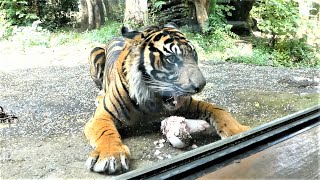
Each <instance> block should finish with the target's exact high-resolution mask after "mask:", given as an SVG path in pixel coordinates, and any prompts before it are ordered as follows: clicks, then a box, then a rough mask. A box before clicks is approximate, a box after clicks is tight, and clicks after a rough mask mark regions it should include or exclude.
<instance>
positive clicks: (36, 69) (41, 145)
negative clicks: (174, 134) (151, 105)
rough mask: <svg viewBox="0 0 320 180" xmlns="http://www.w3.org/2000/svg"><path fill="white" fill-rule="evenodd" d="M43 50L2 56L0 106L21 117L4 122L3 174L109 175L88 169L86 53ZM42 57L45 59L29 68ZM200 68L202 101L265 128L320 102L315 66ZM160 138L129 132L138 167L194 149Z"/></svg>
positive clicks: (211, 137)
mask: <svg viewBox="0 0 320 180" xmlns="http://www.w3.org/2000/svg"><path fill="white" fill-rule="evenodd" d="M43 51H44V52H42V53H41V54H42V55H41V56H40V55H39V56H34V55H33V54H25V55H21V56H19V59H18V60H17V58H16V55H15V54H7V55H6V58H3V57H1V56H2V55H0V64H3V63H2V61H5V63H4V64H6V66H0V105H1V106H2V107H3V108H4V109H5V111H6V112H8V113H10V114H14V115H16V116H17V117H18V118H19V119H18V121H17V122H16V123H14V124H4V123H2V124H0V148H1V157H0V162H1V163H0V171H1V173H0V174H1V178H13V179H15V178H51V177H59V178H105V177H106V176H105V175H103V174H96V173H91V172H89V171H88V170H86V169H85V166H84V162H85V160H86V158H87V155H88V153H90V151H91V150H92V149H91V147H90V146H89V145H88V143H87V142H86V140H85V137H84V135H83V133H82V130H83V127H84V124H85V122H86V121H87V120H88V119H89V118H90V116H91V115H92V114H93V111H94V108H95V106H94V99H95V95H96V94H97V92H98V91H97V89H96V88H95V87H94V83H93V82H92V81H91V79H90V77H89V69H88V66H87V63H86V56H87V51H83V49H81V48H79V49H77V52H78V54H77V56H71V54H72V53H73V52H69V53H63V54H62V55H61V53H60V56H59V57H56V56H55V54H56V53H57V51H58V50H56V51H52V50H43ZM60 51H63V48H61V49H60ZM40 57H42V58H43V59H41V60H43V61H45V62H46V63H44V62H42V63H40V64H37V63H33V64H34V66H31V65H28V66H24V65H23V64H26V61H34V60H35V58H40ZM9 59H14V60H13V61H12V62H11V61H10V60H9ZM9 61H10V62H9ZM70 61H71V62H72V63H70ZM14 63H16V64H14ZM200 66H201V69H203V73H204V75H205V76H206V78H207V86H206V87H205V90H204V91H203V92H202V93H201V94H199V95H197V96H196V98H198V99H203V100H207V101H209V102H211V103H215V104H217V105H219V106H222V107H223V108H225V109H227V110H229V111H230V112H231V113H232V114H233V115H234V116H235V117H236V118H237V119H239V121H241V122H242V123H243V124H246V125H250V126H258V125H261V124H263V123H265V122H269V121H271V120H273V119H275V118H278V117H282V116H285V115H287V114H291V113H293V112H296V111H298V110H302V109H304V108H307V107H311V106H313V105H316V104H319V93H320V86H319V79H320V77H319V73H320V72H319V70H316V69H286V68H273V67H257V66H250V65H243V64H230V63H220V64H215V63H213V62H210V61H203V62H201V65H200ZM7 67H8V68H7ZM137 131H139V129H137ZM193 137H194V139H195V141H194V143H193V144H194V146H193V147H194V148H196V147H197V146H202V145H205V144H208V143H211V142H214V141H217V140H219V139H220V138H219V137H218V136H216V135H215V134H214V133H213V130H212V129H211V131H210V130H209V131H208V132H205V133H203V134H199V135H198V136H193ZM161 139H163V136H162V134H161V131H160V126H159V131H155V132H154V133H149V134H144V135H136V136H135V135H131V136H129V137H126V138H125V139H124V142H125V144H127V145H128V146H129V148H130V149H131V154H132V159H133V160H132V161H131V169H135V168H139V167H147V166H149V165H150V164H153V163H155V162H158V161H162V160H165V159H170V158H171V157H173V156H175V155H178V154H181V153H183V152H185V151H188V150H192V149H193V148H192V147H188V148H185V149H175V148H172V147H171V146H170V145H169V143H168V142H164V143H163V145H159V140H161ZM161 142H162V141H161Z"/></svg>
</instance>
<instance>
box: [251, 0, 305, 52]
mask: <svg viewBox="0 0 320 180" xmlns="http://www.w3.org/2000/svg"><path fill="white" fill-rule="evenodd" d="M251 14H252V16H253V17H254V18H256V19H257V20H258V23H257V25H258V28H259V29H260V30H262V31H263V32H264V33H267V34H269V35H271V39H270V45H271V46H272V47H274V46H275V44H276V41H277V40H278V38H279V37H278V36H285V37H284V38H288V37H293V36H294V35H295V34H296V32H297V30H298V20H299V9H298V3H297V2H296V1H294V0H267V1H258V3H256V6H254V7H253V8H252V11H251Z"/></svg>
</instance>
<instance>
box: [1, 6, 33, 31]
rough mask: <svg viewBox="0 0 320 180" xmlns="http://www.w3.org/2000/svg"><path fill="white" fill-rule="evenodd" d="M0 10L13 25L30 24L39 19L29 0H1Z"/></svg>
mask: <svg viewBox="0 0 320 180" xmlns="http://www.w3.org/2000/svg"><path fill="white" fill-rule="evenodd" d="M0 11H1V14H2V16H5V19H6V20H7V21H8V22H9V23H11V24H12V25H20V26H23V25H28V24H31V23H32V22H33V21H35V20H37V19H38V17H37V15H36V14H35V13H34V12H33V10H32V9H31V8H30V6H29V4H28V1H27V0H1V2H0Z"/></svg>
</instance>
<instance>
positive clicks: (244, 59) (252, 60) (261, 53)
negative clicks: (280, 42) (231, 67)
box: [228, 46, 272, 66]
mask: <svg viewBox="0 0 320 180" xmlns="http://www.w3.org/2000/svg"><path fill="white" fill-rule="evenodd" d="M271 52H272V51H271V50H270V49H269V48H268V47H264V46H258V47H256V48H254V49H253V50H252V53H251V54H250V55H244V56H241V55H240V56H235V57H231V58H229V59H228V61H231V62H237V63H245V64H255V65H259V66H266V65H272V62H271V60H272V54H271Z"/></svg>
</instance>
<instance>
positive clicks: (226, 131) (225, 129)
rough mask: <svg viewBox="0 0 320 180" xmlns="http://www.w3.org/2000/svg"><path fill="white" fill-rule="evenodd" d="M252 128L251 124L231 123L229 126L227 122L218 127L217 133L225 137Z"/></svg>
mask: <svg viewBox="0 0 320 180" xmlns="http://www.w3.org/2000/svg"><path fill="white" fill-rule="evenodd" d="M250 129H251V128H250V127H249V126H244V125H241V124H235V125H229V126H228V125H227V124H224V125H223V126H221V127H220V128H218V129H217V133H218V135H219V136H220V137H221V138H222V139H224V138H227V137H230V136H233V135H236V134H239V133H242V132H244V131H247V130H250Z"/></svg>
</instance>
